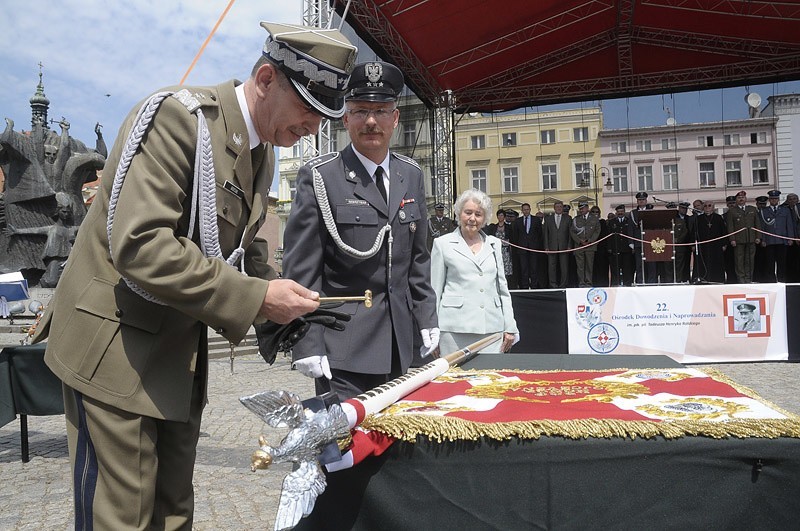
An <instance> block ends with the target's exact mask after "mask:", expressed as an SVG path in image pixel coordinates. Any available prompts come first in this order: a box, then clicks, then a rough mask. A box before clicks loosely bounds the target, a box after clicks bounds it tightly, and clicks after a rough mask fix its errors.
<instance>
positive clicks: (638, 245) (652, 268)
mask: <svg viewBox="0 0 800 531" xmlns="http://www.w3.org/2000/svg"><path fill="white" fill-rule="evenodd" d="M647 197H648V196H647V192H637V193H636V208H634V209H633V210H631V211H630V213H629V214H628V217H629V218H630V220H631V223H630V225H628V231H629V232H628V236H631V237H633V238H634V239H633V240H629V242H630V243H629V244H628V246H629V247H630V248H631V249H632V250H633V259H634V262H635V264H636V268H635V271H634V275H635V277H636V283H637V284H645V283H647V284H658V270H657V268H656V264H655V263H654V262H647V261H645V260H642V242H641V241H640V240H641V239H642V229H641V227H640V226H639V221H641V219H640V216H639V212H642V211H644V210H653V205H652V204H649V203H648V202H647Z"/></svg>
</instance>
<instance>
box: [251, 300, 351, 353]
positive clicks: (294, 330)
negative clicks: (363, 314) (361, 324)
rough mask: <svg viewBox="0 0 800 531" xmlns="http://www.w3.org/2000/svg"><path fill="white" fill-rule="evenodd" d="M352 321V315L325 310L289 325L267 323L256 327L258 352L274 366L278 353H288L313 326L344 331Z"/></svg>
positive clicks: (298, 319) (317, 311)
mask: <svg viewBox="0 0 800 531" xmlns="http://www.w3.org/2000/svg"><path fill="white" fill-rule="evenodd" d="M349 320H350V315H349V314H346V313H342V312H335V311H333V310H328V309H325V308H318V309H317V310H315V311H313V312H311V313H309V314H306V315H304V316H302V317H298V318H297V319H295V320H294V321H292V322H291V323H288V324H283V325H282V324H278V323H273V322H272V321H267V322H265V323H262V324H258V325H254V328H255V329H256V339H258V352H259V353H260V354H261V357H262V358H264V361H266V362H267V363H269V364H270V365H272V364H273V363H274V362H275V358H276V357H277V356H278V351H279V350H280V351H284V352H285V351H287V350H289V349H290V348H292V347H293V346H294V345H296V344H297V342H298V341H300V340H301V339H303V337H304V336H305V335H306V332H308V329H309V328H310V327H311V325H312V324H319V325H322V326H324V327H327V328H330V329H332V330H337V331H342V330H344V323H345V322H347V321H349Z"/></svg>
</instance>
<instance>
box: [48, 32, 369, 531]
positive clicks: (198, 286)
mask: <svg viewBox="0 0 800 531" xmlns="http://www.w3.org/2000/svg"><path fill="white" fill-rule="evenodd" d="M262 26H263V27H264V28H265V29H266V30H267V32H268V34H269V35H268V37H267V40H266V42H265V43H264V47H263V52H262V54H261V57H260V58H259V60H258V61H257V62H256V63H255V66H254V67H253V71H252V73H251V76H250V78H249V79H247V80H246V81H245V82H244V83H241V82H239V81H236V80H231V81H228V82H225V83H222V84H220V85H217V86H215V87H174V88H169V89H165V90H163V91H159V92H157V93H155V94H154V95H153V96H151V97H149V98H147V100H146V105H145V107H144V109H145V112H143V113H141V115H138V114H137V112H138V111H139V106H138V105H137V107H136V108H135V109H134V110H133V111H132V112H131V114H129V115H128V117H127V118H126V119H125V121H124V123H123V124H122V127H121V129H120V133H119V135H118V136H117V142H116V144H115V146H114V148H113V149H112V151H111V154H110V155H109V158H108V161H107V162H106V166H105V170H104V172H103V176H102V179H101V185H100V190H99V192H98V194H97V197H96V199H95V201H94V203H93V204H92V207H91V208H90V209H89V212H88V214H87V216H86V219H85V220H84V222H83V224H82V225H81V229H80V231H79V233H78V236H77V239H76V241H75V246H74V248H73V251H72V254H71V255H70V259H69V260H68V262H67V266H66V268H65V270H64V273H63V276H62V278H61V281H60V282H59V284H58V287H57V289H56V292H55V294H54V297H53V300H52V302H51V304H50V305H49V306H48V308H47V310H46V312H45V315H44V316H43V318H42V323H40V326H39V328H38V330H39V335H37V336H36V337H35V338H34V340H40V339H42V338H43V337H45V336H48V337H49V341H48V343H47V351H46V355H45V362H46V363H47V365H48V367H50V369H51V370H52V371H53V372H54V373H55V374H56V376H58V377H59V378H60V379H61V380H62V381H63V383H64V400H65V409H66V421H67V440H68V445H69V453H70V461H71V464H72V466H73V476H74V479H73V485H74V488H75V507H74V512H75V528H76V529H92V528H95V529H185V530H189V529H191V528H192V518H193V511H194V498H193V490H192V473H193V470H194V460H195V455H196V447H197V440H198V437H199V435H200V422H201V415H202V410H203V406H204V405H205V402H206V379H207V373H208V371H207V367H208V338H207V329H208V327H209V326H210V327H213V328H214V329H216V330H217V332H218V333H219V334H221V335H222V336H224V337H225V338H227V339H228V340H230V341H231V342H232V343H238V342H240V341H241V340H242V339H243V338H244V336H245V334H246V333H247V331H248V329H249V328H250V327H251V326H252V325H253V324H254V323H256V322H261V321H266V320H272V321H274V322H277V323H288V322H290V321H291V320H293V319H295V318H297V317H299V316H301V315H303V314H306V313H308V312H311V311H313V310H315V309H316V308H317V307H318V305H319V302H318V299H319V295H318V294H317V293H315V292H312V291H311V290H308V289H306V288H304V287H302V286H300V285H298V284H297V283H295V282H293V281H291V280H281V279H275V277H276V275H275V273H274V271H272V269H271V268H270V267H269V266H268V265H267V258H268V256H269V252H268V249H267V243H266V242H265V241H264V240H261V239H258V238H256V237H255V236H256V233H257V232H258V229H259V227H260V226H261V225H262V223H263V222H264V219H265V214H266V211H267V197H268V193H269V189H270V183H271V180H272V175H273V170H274V158H273V145H280V146H287V147H288V146H291V145H292V144H294V143H295V142H296V141H297V140H298V138H300V136H302V135H306V134H315V133H316V132H317V130H318V128H319V125H320V122H321V120H322V117H323V116H325V117H328V118H336V117H338V116H341V115H342V113H343V112H344V90H345V87H346V83H347V78H348V74H349V72H350V70H351V69H352V64H353V63H354V62H355V61H354V60H355V55H356V49H355V47H354V46H353V45H352V44H350V42H349V41H348V40H347V39H346V38H345V37H344V36H343V35H342V34H341V33H340V32H339V31H337V30H322V29H315V28H307V27H302V26H293V25H286V24H272V23H266V22H265V23H262ZM300 56H302V57H303V58H304V61H302V62H301V63H302V64H298V62H297V61H296V59H297V58H298V57H300ZM290 59H292V60H291V61H290ZM308 64H313V65H314V67H315V72H316V75H314V78H313V79H310V78H308V77H306V76H307V75H313V74H310V73H309V69H303V68H302V67H303V66H304V65H306V66H307V65H308ZM295 68H300V70H295ZM170 93H172V95H170ZM129 132H130V133H131V134H130V138H129ZM193 183H196V184H197V185H198V187H197V190H196V191H195V190H194V189H193ZM209 190H210V191H214V190H215V191H216V194H209V193H207V192H208V191H209ZM243 272H244V273H247V274H246V275H243V274H242V273H243Z"/></svg>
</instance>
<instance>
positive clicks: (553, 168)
mask: <svg viewBox="0 0 800 531" xmlns="http://www.w3.org/2000/svg"><path fill="white" fill-rule="evenodd" d="M557 189H558V166H557V165H556V164H542V190H557Z"/></svg>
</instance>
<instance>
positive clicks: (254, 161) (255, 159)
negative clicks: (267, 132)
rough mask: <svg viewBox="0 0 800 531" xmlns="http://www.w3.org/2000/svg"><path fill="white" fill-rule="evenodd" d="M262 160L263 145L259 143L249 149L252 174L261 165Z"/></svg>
mask: <svg viewBox="0 0 800 531" xmlns="http://www.w3.org/2000/svg"><path fill="white" fill-rule="evenodd" d="M263 161H264V146H263V144H259V145H257V146H256V147H254V148H253V149H251V150H250V163H251V166H252V168H253V175H255V174H256V172H258V169H259V168H260V167H261V163H262V162H263Z"/></svg>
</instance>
